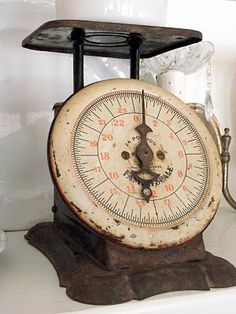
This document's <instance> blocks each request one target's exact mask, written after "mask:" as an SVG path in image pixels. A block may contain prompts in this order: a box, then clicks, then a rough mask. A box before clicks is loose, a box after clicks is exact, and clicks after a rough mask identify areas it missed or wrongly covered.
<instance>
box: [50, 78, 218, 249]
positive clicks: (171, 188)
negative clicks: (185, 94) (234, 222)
mask: <svg viewBox="0 0 236 314" xmlns="http://www.w3.org/2000/svg"><path fill="white" fill-rule="evenodd" d="M142 90H144V91H145V104H146V121H147V124H148V125H149V126H151V127H152V130H153V132H151V133H149V134H148V136H147V140H148V143H149V146H150V148H151V149H152V151H153V153H154V156H155V157H154V159H153V161H152V164H151V169H152V171H155V172H156V173H160V178H161V179H160V180H159V181H158V180H157V181H156V182H155V184H153V185H152V186H151V189H152V192H153V194H152V198H151V199H150V202H148V203H147V202H145V201H144V200H143V199H142V196H141V194H140V190H141V187H140V185H138V183H137V182H136V181H135V180H133V178H132V175H131V173H132V170H137V169H139V167H140V164H139V161H138V160H137V158H136V156H135V150H136V147H137V145H138V144H139V142H140V136H139V134H138V133H137V132H136V131H135V128H136V127H137V125H139V124H140V123H141V92H142ZM48 147H49V166H50V170H51V173H52V177H53V180H54V183H55V185H56V187H57V189H58V190H59V192H60V194H61V196H62V197H63V199H64V200H65V202H66V203H67V204H68V206H69V207H70V208H71V210H72V211H73V212H74V213H75V214H76V215H77V217H78V218H79V219H81V220H82V221H83V222H84V223H85V224H87V225H88V226H89V227H90V228H92V229H93V230H95V231H96V232H98V233H99V234H101V235H103V236H105V237H107V238H109V239H111V240H114V241H116V242H119V243H121V244H124V245H127V246H129V247H134V248H145V249H160V248H165V247H170V246H174V245H180V244H182V243H185V242H187V241H188V240H190V239H192V238H193V237H195V236H196V235H198V234H199V233H201V232H202V231H203V230H204V229H205V228H206V227H207V225H208V224H209V223H210V221H211V220H212V218H213V217H214V214H215V212H216V210H217V208H218V204H219V200H220V195H221V184H222V174H221V163H220V158H219V153H218V151H217V148H216V146H215V143H214V141H213V139H212V137H211V135H210V134H209V132H208V130H207V128H206V127H205V125H204V124H203V123H202V121H201V120H200V118H199V117H198V116H197V115H196V114H195V113H194V112H193V111H192V110H191V109H190V108H188V107H187V105H186V104H184V103H183V102H182V101H180V100H179V99H178V98H176V97H175V96H173V95H172V94H170V93H168V92H166V91H164V90H162V89H160V88H158V87H157V86H154V85H152V84H149V83H146V82H142V81H137V80H130V79H113V80H107V81H102V82H99V83H94V84H92V85H90V86H87V87H86V88H84V89H82V90H81V91H79V92H78V93H76V94H75V95H73V96H72V97H70V98H69V99H68V100H67V101H66V102H65V103H64V105H63V107H62V108H61V110H60V112H59V113H58V115H57V117H56V119H55V120H54V123H53V125H52V128H51V131H50V135H49V141H48ZM160 152H162V153H163V155H164V159H162V160H161V159H160V158H159V157H158V156H160ZM122 156H126V157H128V158H123V157H122ZM143 175H144V177H145V176H146V174H143Z"/></svg>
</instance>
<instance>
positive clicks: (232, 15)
mask: <svg viewBox="0 0 236 314" xmlns="http://www.w3.org/2000/svg"><path fill="white" fill-rule="evenodd" d="M54 18H55V9H54V6H53V1H52V0H37V1H34V0H28V1H24V0H15V1H14V0H0V151H1V153H0V165H1V166H0V228H1V229H7V230H12V229H25V228H28V227H30V226H31V225H32V224H33V223H35V222H38V221H44V220H48V219H50V218H51V214H50V208H51V205H52V184H51V180H50V176H49V173H48V168H47V160H46V141H47V134H48V129H49V126H50V122H51V119H52V113H51V108H52V106H53V104H54V103H55V102H58V101H63V100H64V99H66V98H67V97H68V96H69V95H70V94H71V93H72V72H71V71H72V64H71V56H65V55H59V54H54V53H45V52H36V51H30V50H26V49H23V48H21V41H22V39H24V38H25V37H26V36H27V35H28V34H29V33H31V32H32V31H33V30H34V29H36V28H37V27H38V26H39V25H41V24H42V23H43V22H46V21H48V20H51V19H54ZM167 25H168V26H175V27H183V28H191V29H196V30H200V31H202V32H203V34H204V39H205V40H210V41H212V42H213V43H214V44H215V46H216V53H215V56H214V60H213V72H214V78H213V80H214V82H213V83H214V86H213V100H214V103H215V108H216V114H217V116H218V118H219V119H220V121H221V123H222V126H229V127H230V128H231V130H232V135H233V142H232V147H231V150H232V155H233V158H232V161H233V171H234V176H236V144H235V142H236V140H235V138H236V126H235V123H234V117H235V111H236V109H235V104H234V102H235V101H234V99H235V97H236V89H234V85H235V83H236V39H235V35H234V32H235V29H236V3H235V2H229V1H223V0H221V1H220V0H219V1H203V0H200V1H199V0H198V1H197V0H192V1H190V0H169V9H168V17H167ZM104 63H106V66H104ZM94 69H96V72H95V71H94ZM127 75H128V68H127V63H126V62H121V61H111V60H105V59H103V60H102V59H96V60H95V59H94V58H86V76H85V80H86V83H89V82H92V81H95V80H97V79H103V78H109V77H114V76H121V77H124V76H127ZM197 76H198V77H199V74H197ZM197 76H196V77H197ZM200 76H201V74H200ZM196 77H192V78H189V82H191V84H190V85H191V86H190V87H191V88H192V84H196ZM200 79H201V77H200ZM203 94H204V93H203V91H202V90H201V91H198V88H196V89H195V92H191V93H190V95H189V99H188V100H189V101H200V102H203V100H204V99H203ZM230 181H231V182H230V183H231V185H232V188H231V190H232V193H233V194H234V195H235V196H236V184H235V183H234V182H233V181H234V180H233V175H232V176H231V178H230Z"/></svg>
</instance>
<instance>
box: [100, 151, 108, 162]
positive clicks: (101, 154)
mask: <svg viewBox="0 0 236 314" xmlns="http://www.w3.org/2000/svg"><path fill="white" fill-rule="evenodd" d="M100 156H101V159H102V160H109V159H110V154H109V153H107V152H105V153H100Z"/></svg>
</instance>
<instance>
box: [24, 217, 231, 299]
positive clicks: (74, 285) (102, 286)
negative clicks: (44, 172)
mask: <svg viewBox="0 0 236 314" xmlns="http://www.w3.org/2000/svg"><path fill="white" fill-rule="evenodd" d="M25 237H26V239H27V240H28V242H29V243H30V244H31V245H33V246H34V247H36V248H37V249H39V250H40V251H41V252H42V253H44V254H45V255H46V256H47V257H48V258H49V260H50V261H51V262H52V264H53V265H54V267H55V269H56V271H57V273H58V277H59V281H60V285H61V286H64V287H66V288H67V289H66V291H67V294H68V296H69V297H70V298H71V299H73V300H76V301H79V302H82V303H88V304H97V305H105V304H106V305H108V304H118V303H123V302H127V301H130V300H133V299H135V300H142V299H145V298H148V297H150V296H153V295H156V294H160V293H165V292H171V291H180V290H209V289H210V288H225V287H231V286H236V268H235V267H234V266H233V265H231V264H230V263H229V262H227V261H226V260H224V259H222V258H219V257H216V256H214V255H212V254H210V253H208V252H207V253H206V258H205V259H204V260H202V261H195V262H184V263H173V264H169V265H162V266H156V267H154V266H152V267H151V268H147V267H146V268H143V267H142V268H138V267H137V268H132V269H129V268H127V269H117V270H115V271H114V270H113V271H108V270H106V269H104V268H102V266H101V265H99V264H97V263H96V262H95V261H94V260H93V259H92V258H91V257H90V256H89V255H88V253H87V252H86V251H85V249H84V248H83V246H82V244H81V243H79V241H78V243H77V246H76V251H75V250H74V248H73V249H72V247H71V245H70V242H68V241H67V240H65V238H64V237H63V233H62V232H61V231H60V230H59V229H58V228H57V227H56V226H55V224H54V223H52V222H51V223H41V224H38V225H36V226H34V227H33V228H32V229H31V230H30V231H29V232H28V233H27V234H26V236H25Z"/></svg>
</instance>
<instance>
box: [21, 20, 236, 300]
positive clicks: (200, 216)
mask: <svg viewBox="0 0 236 314" xmlns="http://www.w3.org/2000/svg"><path fill="white" fill-rule="evenodd" d="M200 40H201V33H199V32H196V31H192V30H183V29H174V28H163V27H162V28H160V27H149V26H138V25H126V24H115V23H101V22H91V21H51V22H48V23H46V24H44V25H42V26H41V27H40V28H39V29H37V30H36V31H35V32H34V33H32V34H31V35H30V36H29V37H27V38H26V39H25V40H24V41H23V46H24V47H25V48H29V49H36V50H43V51H54V52H66V53H73V59H74V94H73V95H72V96H71V97H70V98H68V99H67V100H66V101H65V102H64V104H63V105H58V106H56V109H55V111H56V115H55V119H54V121H53V123H52V126H51V130H50V134H49V139H48V160H49V168H50V171H51V175H52V179H53V182H54V185H55V197H54V201H55V203H54V206H53V212H54V221H53V222H49V223H41V224H38V225H36V226H34V227H33V228H32V229H31V230H30V231H29V232H28V233H27V235H26V239H27V240H28V241H29V243H30V244H32V245H33V246H35V247H37V248H38V249H39V250H41V251H42V252H43V253H44V254H45V255H46V256H47V257H48V258H49V259H50V260H51V262H52V263H53V265H54V266H55V269H56V271H57V273H58V276H59V280H60V285H61V286H65V287H67V294H68V295H69V297H71V298H72V299H74V300H77V301H80V302H84V303H91V304H116V303H121V302H125V301H129V300H132V299H137V300H141V299H144V298H147V297H149V296H152V295H155V294H158V293H164V292H169V291H177V290H209V289H210V288H212V287H214V288H217V287H229V286H233V285H236V269H235V268H234V266H232V265H231V264H230V263H229V262H227V261H225V260H223V259H222V258H219V257H216V256H213V255H212V254H210V253H208V252H206V251H205V248H204V243H203V239H202V232H203V231H204V229H205V228H206V227H207V226H208V224H209V223H210V222H211V220H212V219H213V217H214V215H215V213H216V211H217V208H218V206H219V201H220V197H221V191H222V188H223V191H224V192H225V193H224V194H227V193H228V194H229V192H228V186H227V182H226V179H225V176H226V177H227V175H228V174H227V173H226V170H227V169H228V168H227V167H228V160H229V153H228V145H227V143H228V142H229V135H228V130H227V134H225V135H224V136H225V137H224V138H223V144H222V145H221V139H220V140H219V141H218V142H217V141H216V140H215V137H214V130H213V131H212V128H208V125H207V124H206V123H205V122H204V121H203V119H202V116H201V115H199V114H198V112H197V111H196V110H195V109H196V108H191V107H190V106H187V105H186V104H185V103H183V102H182V101H181V100H180V99H178V98H176V97H175V96H174V95H172V94H170V93H168V92H167V91H165V90H163V89H161V88H159V87H157V86H154V85H152V84H150V83H147V82H144V81H140V80H139V61H140V58H149V57H152V56H155V55H157V54H159V53H162V52H165V51H169V50H171V49H175V48H178V47H181V46H185V45H189V44H192V43H196V42H198V41H200ZM84 55H93V56H106V57H115V58H129V59H130V78H129V79H128V78H127V79H109V80H104V81H101V82H97V83H93V84H91V85H89V86H86V87H84V83H83V75H84V73H83V72H84V70H83V57H84ZM199 110H200V109H199ZM215 136H216V137H217V134H215ZM217 139H219V136H218V137H217ZM226 146H227V147H226ZM221 150H222V151H221ZM226 155H227V156H228V157H227V156H226ZM226 157H227V158H226ZM222 168H223V170H224V171H223V175H222ZM222 178H223V179H222ZM225 182H226V183H225ZM229 195H230V194H229ZM232 202H233V200H232ZM233 205H235V204H233Z"/></svg>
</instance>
